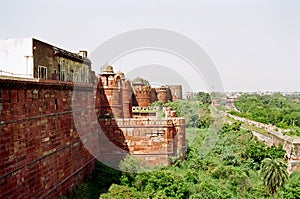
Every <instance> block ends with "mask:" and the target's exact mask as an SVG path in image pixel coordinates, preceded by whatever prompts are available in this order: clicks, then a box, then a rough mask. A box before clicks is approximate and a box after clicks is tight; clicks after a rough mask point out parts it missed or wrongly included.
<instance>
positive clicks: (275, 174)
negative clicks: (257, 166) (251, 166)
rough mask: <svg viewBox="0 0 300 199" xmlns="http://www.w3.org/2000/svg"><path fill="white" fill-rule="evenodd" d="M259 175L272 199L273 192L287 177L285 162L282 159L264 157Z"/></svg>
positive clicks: (281, 185)
mask: <svg viewBox="0 0 300 199" xmlns="http://www.w3.org/2000/svg"><path fill="white" fill-rule="evenodd" d="M260 172H261V177H262V178H263V182H264V185H265V186H266V187H267V188H268V189H269V191H270V192H271V194H272V198H273V199H274V194H275V192H276V191H277V190H278V189H279V188H281V187H283V185H284V183H285V182H286V181H287V179H288V176H289V175H288V171H287V164H286V162H285V161H284V160H282V159H270V158H265V159H264V160H263V161H262V163H261V171H260Z"/></svg>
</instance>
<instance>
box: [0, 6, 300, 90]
mask: <svg viewBox="0 0 300 199" xmlns="http://www.w3.org/2000/svg"><path fill="white" fill-rule="evenodd" d="M0 25H1V27H2V28H1V31H0V38H16V37H36V38H38V39H41V40H42V41H46V42H49V43H51V44H53V45H56V46H58V47H61V48H64V49H66V50H70V51H78V50H79V49H86V50H88V51H89V52H92V51H93V50H94V49H95V48H96V47H97V46H99V45H100V44H101V43H102V42H104V41H106V40H108V39H110V38H111V37H113V36H115V35H118V34H120V33H123V32H126V31H130V30H134V29H138V28H147V27H154V28H162V29H169V30H173V31H176V32H178V33H180V34H183V35H185V36H187V37H189V38H190V39H192V40H194V41H195V42H197V43H198V44H199V45H200V46H201V47H202V48H203V49H204V50H205V51H206V53H207V54H208V55H209V57H210V58H211V59H212V60H213V62H214V63H215V66H216V68H217V70H218V72H219V74H220V76H221V78H222V81H223V85H224V88H225V90H226V91H258V90H260V91H266V90H269V91H300V1H298V0H219V1H217V0H207V1H199V0H194V1H188V0H187V1H183V0H181V1H179V0H127V1H124V0H111V1H101V0H86V1H82V0H81V1H75V0H72V1H71V0H65V1H59V0H51V1H46V0H44V1H37V0H35V1H34V0H23V1H17V0H10V1H1V2H0ZM130 56H131V57H132V59H131V60H132V64H133V65H134V64H139V65H149V64H151V60H149V59H147V63H143V61H141V60H144V59H141V57H143V55H140V54H137V55H134V54H133V55H130ZM130 56H129V57H130ZM129 57H127V58H124V59H123V60H122V59H120V60H118V61H117V62H116V63H115V64H116V66H115V67H116V70H119V69H121V70H123V71H124V72H127V73H130V71H128V70H126V67H125V66H126V65H128V64H131V62H130V59H129ZM158 57H163V56H162V55H159V56H158ZM139 58H140V61H136V60H135V59H139ZM161 59H164V60H165V59H169V58H167V57H165V58H161ZM134 60H135V61H134ZM152 64H161V65H164V66H166V65H167V66H168V67H172V65H176V58H175V59H173V61H172V60H171V61H170V62H169V63H166V62H165V61H162V63H158V62H157V60H155V61H153V63H152ZM168 64H169V65H168ZM141 76H143V75H141ZM185 78H186V77H185ZM163 83H165V82H163ZM189 83H190V84H191V87H193V88H195V89H198V88H200V89H202V88H201V86H200V87H198V86H197V85H196V83H195V82H189ZM200 84H201V85H202V83H201V82H200ZM203 84H204V83H203Z"/></svg>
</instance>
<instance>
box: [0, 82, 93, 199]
mask: <svg viewBox="0 0 300 199" xmlns="http://www.w3.org/2000/svg"><path fill="white" fill-rule="evenodd" d="M77 86H79V87H80V91H78V92H77V93H78V95H80V100H82V101H85V100H87V96H90V95H91V94H93V93H92V92H91V89H92V86H91V85H90V84H81V85H77ZM0 88H1V90H0V91H1V95H0V99H1V101H0V102H1V106H0V107H1V140H0V146H1V151H0V162H1V164H0V165H1V167H0V198H43V197H47V198H58V197H59V196H61V195H62V194H65V193H66V192H67V190H70V189H72V188H74V187H75V186H76V185H77V184H79V183H82V181H83V179H84V178H86V177H87V176H88V175H90V174H91V171H92V170H93V168H94V163H95V159H94V158H93V157H92V156H91V155H90V154H89V152H88V151H87V150H86V149H85V148H84V147H83V144H82V143H81V140H80V138H79V135H78V132H77V131H76V128H75V126H74V121H73V116H72V111H74V110H72V107H71V105H72V90H73V89H74V85H73V84H72V83H58V82H57V81H51V80H44V81H42V80H40V81H38V80H34V81H18V80H3V79H0ZM81 108H83V107H81ZM78 111H79V112H82V114H83V117H85V120H84V121H82V122H88V121H89V117H90V115H89V113H90V110H88V109H86V110H83V109H78ZM86 126H87V128H89V125H88V124H87V123H86ZM91 131H92V129H91Z"/></svg>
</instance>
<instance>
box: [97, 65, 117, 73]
mask: <svg viewBox="0 0 300 199" xmlns="http://www.w3.org/2000/svg"><path fill="white" fill-rule="evenodd" d="M100 70H101V71H100V74H114V68H113V67H112V66H111V65H109V64H108V63H106V64H104V65H103V66H102V67H101V69H100Z"/></svg>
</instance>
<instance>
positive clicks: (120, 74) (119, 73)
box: [117, 70, 125, 78]
mask: <svg viewBox="0 0 300 199" xmlns="http://www.w3.org/2000/svg"><path fill="white" fill-rule="evenodd" d="M117 75H118V76H120V77H121V78H124V77H125V74H124V73H123V72H122V71H120V70H119V71H118V72H117Z"/></svg>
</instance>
